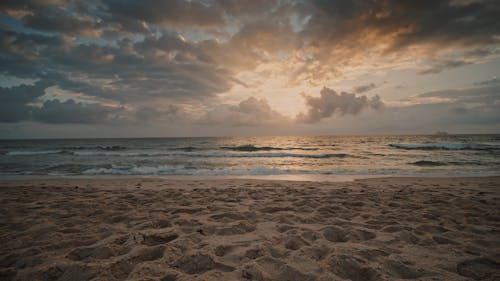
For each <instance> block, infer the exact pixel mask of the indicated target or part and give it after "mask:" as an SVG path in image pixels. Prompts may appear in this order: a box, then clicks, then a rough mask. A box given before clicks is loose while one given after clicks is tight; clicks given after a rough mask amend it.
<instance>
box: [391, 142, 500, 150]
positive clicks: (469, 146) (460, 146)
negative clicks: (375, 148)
mask: <svg viewBox="0 0 500 281" xmlns="http://www.w3.org/2000/svg"><path fill="white" fill-rule="evenodd" d="M389 146H391V147H394V148H399V149H421V150H432V149H442V150H499V149H500V144H484V143H391V144H389Z"/></svg>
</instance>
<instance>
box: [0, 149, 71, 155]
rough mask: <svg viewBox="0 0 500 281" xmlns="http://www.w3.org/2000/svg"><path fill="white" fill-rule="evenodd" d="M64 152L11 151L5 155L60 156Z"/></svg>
mask: <svg viewBox="0 0 500 281" xmlns="http://www.w3.org/2000/svg"><path fill="white" fill-rule="evenodd" d="M62 152H63V151H62V150H39V151H23V150H20V151H9V152H7V153H5V155H11V156H31V155H45V154H59V153H62Z"/></svg>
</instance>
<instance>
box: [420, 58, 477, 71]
mask: <svg viewBox="0 0 500 281" xmlns="http://www.w3.org/2000/svg"><path fill="white" fill-rule="evenodd" d="M467 64H470V62H467V61H465V60H443V61H439V62H437V63H436V64H434V65H431V66H430V67H429V68H427V69H424V70H421V71H419V72H418V73H419V74H436V73H439V72H442V71H445V70H450V69H452V68H457V67H460V66H464V65H467Z"/></svg>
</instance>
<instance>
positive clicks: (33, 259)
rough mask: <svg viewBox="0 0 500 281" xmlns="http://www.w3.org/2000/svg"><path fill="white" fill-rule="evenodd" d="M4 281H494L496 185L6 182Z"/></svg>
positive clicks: (1, 209)
mask: <svg viewBox="0 0 500 281" xmlns="http://www.w3.org/2000/svg"><path fill="white" fill-rule="evenodd" d="M0 221H1V223H0V232H1V233H2V235H0V243H1V244H2V245H3V246H2V248H1V249H0V279H2V280H124V279H127V280H157V281H165V280H171V281H172V280H181V281H182V280H199V281H201V280H209V281H210V280H211V281H217V280H241V281H244V280H245V281H246V280H265V281H270V280H278V281H289V280H297V281H326V280H375V281H379V280H380V281H382V280H400V279H405V280H463V281H466V280H498V279H500V254H498V253H500V177H457V178H449V177H441V178H435V177H433V178H424V177H406V178H403V177H381V178H370V179H358V180H354V181H346V182H317V181H316V182H315V181H283V180H257V179H234V178H233V179H217V180H206V179H191V180H185V179H177V180H173V179H170V180H165V179H158V178H155V179H153V178H137V177H135V178H119V179H66V178H65V179H61V178H59V179H41V180H40V179H39V180H10V181H5V180H0Z"/></svg>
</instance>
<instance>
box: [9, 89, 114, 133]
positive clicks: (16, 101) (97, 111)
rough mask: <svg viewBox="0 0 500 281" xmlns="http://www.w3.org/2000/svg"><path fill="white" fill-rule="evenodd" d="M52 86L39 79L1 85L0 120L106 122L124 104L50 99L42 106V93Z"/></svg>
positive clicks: (10, 121)
mask: <svg viewBox="0 0 500 281" xmlns="http://www.w3.org/2000/svg"><path fill="white" fill-rule="evenodd" d="M50 86H51V83H50V82H47V81H45V80H44V81H38V82H36V83H35V84H33V85H19V86H15V87H11V88H0V122H4V123H13V122H19V121H38V122H44V123H99V122H101V123H106V122H109V121H111V120H114V119H117V118H118V113H120V112H122V111H123V109H122V108H114V107H109V106H103V105H100V104H83V103H77V102H75V101H74V100H72V99H69V100H67V101H65V102H60V101H59V100H57V99H54V100H47V101H45V102H43V104H42V105H41V106H38V105H37V103H39V102H40V99H39V98H40V97H42V96H43V95H44V94H45V90H46V89H47V88H48V87H50Z"/></svg>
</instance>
